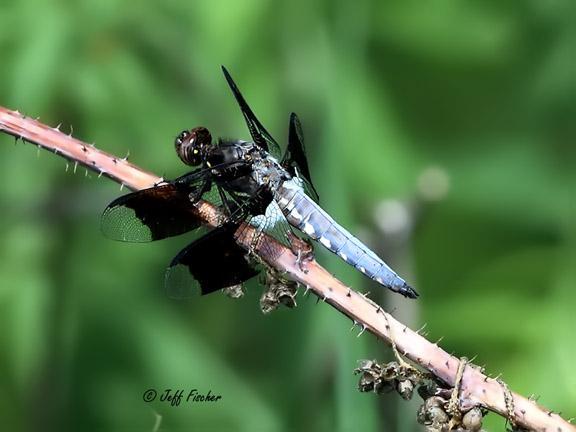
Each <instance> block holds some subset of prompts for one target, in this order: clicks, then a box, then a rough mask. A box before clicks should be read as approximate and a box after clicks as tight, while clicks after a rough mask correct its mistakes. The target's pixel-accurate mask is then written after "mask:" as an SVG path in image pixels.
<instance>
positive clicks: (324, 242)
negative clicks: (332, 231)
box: [320, 237, 332, 249]
mask: <svg viewBox="0 0 576 432" xmlns="http://www.w3.org/2000/svg"><path fill="white" fill-rule="evenodd" d="M320 243H322V244H323V245H324V246H326V247H327V248H328V249H331V248H332V243H331V242H330V240H328V239H327V238H326V237H320Z"/></svg>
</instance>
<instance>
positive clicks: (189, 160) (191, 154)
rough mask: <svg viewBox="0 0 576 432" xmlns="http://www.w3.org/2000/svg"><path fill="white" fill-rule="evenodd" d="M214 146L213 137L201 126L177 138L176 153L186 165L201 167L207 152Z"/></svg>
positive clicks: (182, 133) (175, 143)
mask: <svg viewBox="0 0 576 432" xmlns="http://www.w3.org/2000/svg"><path fill="white" fill-rule="evenodd" d="M211 144H212V136H211V135H210V132H209V131H208V129H206V128H205V127H202V126H199V127H195V128H194V129H191V130H185V131H182V132H181V133H180V135H178V136H177V137H176V140H175V141H174V145H175V146H176V153H178V156H179V157H180V159H181V160H182V162H184V163H185V164H186V165H191V166H196V165H200V164H201V163H202V161H203V159H204V155H205V154H206V150H207V149H208V147H210V145H211Z"/></svg>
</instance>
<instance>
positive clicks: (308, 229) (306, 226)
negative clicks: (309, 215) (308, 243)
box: [302, 222, 316, 236]
mask: <svg viewBox="0 0 576 432" xmlns="http://www.w3.org/2000/svg"><path fill="white" fill-rule="evenodd" d="M302 231H304V232H305V233H306V234H308V235H309V236H312V235H314V234H315V233H316V231H315V230H314V227H313V226H312V225H310V223H308V222H304V226H303V227H302Z"/></svg>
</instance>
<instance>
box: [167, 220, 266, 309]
mask: <svg viewBox="0 0 576 432" xmlns="http://www.w3.org/2000/svg"><path fill="white" fill-rule="evenodd" d="M237 228H238V224H226V225H223V226H221V227H219V228H215V229H214V230H212V231H210V232H209V233H208V234H206V235H205V236H203V237H201V238H199V239H197V240H195V241H194V242H192V243H191V244H189V245H188V246H186V247H185V248H184V249H183V250H182V251H181V252H180V253H179V254H178V255H176V257H175V258H174V259H173V260H172V262H171V263H170V266H169V267H168V269H167V270H166V279H165V286H166V291H167V293H168V296H169V297H171V298H189V297H192V296H194V295H198V294H201V295H204V294H209V293H211V292H214V291H218V290H220V289H222V288H227V287H230V286H233V285H238V284H241V283H242V282H245V281H247V280H248V279H250V278H252V277H254V276H256V275H257V274H258V271H257V270H256V269H255V268H254V267H253V266H252V265H250V264H249V263H248V261H247V260H246V258H245V255H246V251H245V250H244V249H242V247H240V246H239V245H238V244H237V243H236V241H235V240H234V232H235V231H236V229H237Z"/></svg>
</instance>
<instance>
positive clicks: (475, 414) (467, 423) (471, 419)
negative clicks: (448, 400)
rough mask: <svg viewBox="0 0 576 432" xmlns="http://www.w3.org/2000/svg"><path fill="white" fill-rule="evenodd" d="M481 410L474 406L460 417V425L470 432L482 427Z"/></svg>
mask: <svg viewBox="0 0 576 432" xmlns="http://www.w3.org/2000/svg"><path fill="white" fill-rule="evenodd" d="M482 417H483V416H482V410H481V409H480V408H479V407H474V408H472V409H471V410H470V411H468V412H467V413H466V414H464V417H462V426H464V428H465V429H467V430H468V431H470V432H478V431H479V430H480V429H481V428H482Z"/></svg>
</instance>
